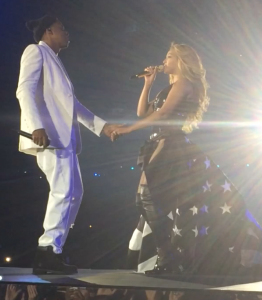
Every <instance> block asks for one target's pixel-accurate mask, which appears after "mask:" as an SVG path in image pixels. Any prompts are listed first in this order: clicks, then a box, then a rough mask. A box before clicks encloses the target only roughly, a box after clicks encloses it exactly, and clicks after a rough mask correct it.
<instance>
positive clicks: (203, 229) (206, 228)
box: [200, 226, 209, 235]
mask: <svg viewBox="0 0 262 300" xmlns="http://www.w3.org/2000/svg"><path fill="white" fill-rule="evenodd" d="M208 229H209V227H204V226H202V227H201V229H200V234H201V235H208V232H207V230H208Z"/></svg>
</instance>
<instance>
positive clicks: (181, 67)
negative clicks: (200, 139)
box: [169, 43, 209, 133]
mask: <svg viewBox="0 0 262 300" xmlns="http://www.w3.org/2000/svg"><path fill="white" fill-rule="evenodd" d="M169 51H171V52H173V53H174V54H175V55H176V57H177V60H178V72H179V74H178V76H179V77H182V78H186V79H188V80H189V81H190V82H191V83H192V84H193V88H194V92H196V93H197V97H198V105H197V106H194V105H191V106H192V110H191V111H190V110H189V112H188V114H187V119H186V121H185V123H184V125H183V127H182V130H183V131H184V132H186V133H190V132H192V131H193V129H194V127H195V128H198V126H197V125H198V123H199V122H201V121H202V117H203V114H204V112H206V111H207V108H208V105H209V97H208V96H207V89H208V87H209V85H208V83H207V80H206V70H205V69H204V67H203V65H202V61H201V59H200V57H199V56H198V54H197V53H196V51H195V50H194V49H193V48H191V47H190V46H188V45H184V44H175V43H172V44H171V47H170V50H169ZM175 78H176V77H175V75H172V74H171V75H169V82H170V84H172V83H174V81H175Z"/></svg>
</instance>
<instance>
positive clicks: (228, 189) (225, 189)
mask: <svg viewBox="0 0 262 300" xmlns="http://www.w3.org/2000/svg"><path fill="white" fill-rule="evenodd" d="M230 185H231V184H230V183H228V182H227V181H226V180H225V184H224V185H221V186H222V188H223V189H224V193H225V192H226V191H229V192H231V189H230Z"/></svg>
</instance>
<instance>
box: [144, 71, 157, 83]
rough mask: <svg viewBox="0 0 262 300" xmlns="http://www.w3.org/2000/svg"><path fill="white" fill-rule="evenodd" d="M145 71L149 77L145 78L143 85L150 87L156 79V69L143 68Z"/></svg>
mask: <svg viewBox="0 0 262 300" xmlns="http://www.w3.org/2000/svg"><path fill="white" fill-rule="evenodd" d="M145 71H147V72H148V73H149V75H146V76H145V84H146V85H148V86H151V85H152V84H153V82H154V80H155V79H156V74H157V67H152V66H150V67H147V68H145Z"/></svg>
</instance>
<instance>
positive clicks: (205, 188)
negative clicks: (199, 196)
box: [203, 180, 213, 193]
mask: <svg viewBox="0 0 262 300" xmlns="http://www.w3.org/2000/svg"><path fill="white" fill-rule="evenodd" d="M212 185H213V184H211V183H209V182H208V180H207V181H206V185H203V189H204V193H205V192H206V191H209V192H211V186H212Z"/></svg>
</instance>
